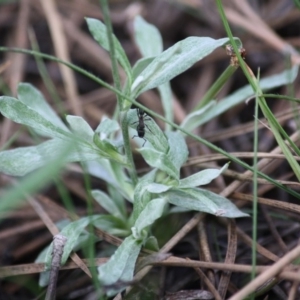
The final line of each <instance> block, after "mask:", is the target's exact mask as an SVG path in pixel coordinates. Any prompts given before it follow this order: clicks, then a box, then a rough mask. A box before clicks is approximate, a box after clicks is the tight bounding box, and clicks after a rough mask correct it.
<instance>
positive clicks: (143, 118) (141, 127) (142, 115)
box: [132, 108, 152, 147]
mask: <svg viewBox="0 0 300 300" xmlns="http://www.w3.org/2000/svg"><path fill="white" fill-rule="evenodd" d="M136 112H137V115H138V118H139V120H138V121H137V122H134V123H132V125H133V124H136V123H138V125H137V126H136V131H137V134H138V135H134V136H133V137H132V138H135V137H139V138H141V139H143V140H144V141H145V142H144V144H143V146H142V147H144V145H145V143H146V142H147V140H146V139H145V138H144V136H145V127H147V128H148V130H149V131H150V132H151V133H152V131H151V130H150V128H149V127H148V125H147V124H145V121H148V120H151V118H146V116H147V114H146V113H145V112H144V111H143V110H142V109H141V108H137V109H136Z"/></svg>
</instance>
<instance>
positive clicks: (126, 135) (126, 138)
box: [120, 112, 138, 186]
mask: <svg viewBox="0 0 300 300" xmlns="http://www.w3.org/2000/svg"><path fill="white" fill-rule="evenodd" d="M120 117H121V128H122V134H123V141H124V150H125V155H126V157H127V160H128V164H129V165H130V166H131V168H130V169H129V174H130V177H131V180H132V183H133V185H134V186H136V184H137V182H138V177H137V173H136V169H135V165H134V161H133V156H132V151H131V147H130V137H129V133H128V121H127V112H121V115H120Z"/></svg>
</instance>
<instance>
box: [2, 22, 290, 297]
mask: <svg viewBox="0 0 300 300" xmlns="http://www.w3.org/2000/svg"><path fill="white" fill-rule="evenodd" d="M87 23H88V27H89V30H90V32H91V34H92V35H93V37H94V38H95V40H96V41H97V42H98V43H99V44H100V45H101V46H102V47H103V48H105V49H106V50H107V51H110V50H111V46H110V45H111V43H113V45H114V53H112V56H113V60H114V59H116V60H117V61H118V63H119V65H120V66H121V67H122V68H123V69H124V71H125V73H126V75H127V81H126V83H125V85H124V87H123V89H122V90H117V91H116V90H115V89H113V90H115V91H116V92H117V95H118V112H119V120H120V124H121V125H119V123H118V122H117V121H115V120H111V119H108V118H103V119H102V120H101V122H100V124H99V126H98V127H97V128H96V130H95V131H94V130H93V129H92V128H91V127H90V126H89V125H88V123H87V122H86V121H85V120H84V119H83V118H81V117H77V116H66V121H67V123H68V124H69V126H68V127H67V126H66V125H65V123H64V122H63V121H62V120H61V119H60V118H59V117H58V116H57V115H56V114H55V113H54V111H53V110H52V109H51V108H50V106H49V105H48V104H47V103H46V101H45V99H44V98H43V96H42V95H41V94H40V93H39V92H38V91H37V90H36V89H35V88H34V87H33V86H31V85H29V84H24V83H22V84H20V85H19V88H18V99H15V98H12V97H5V96H4V97H1V99H0V111H1V113H2V114H3V115H4V116H6V117H7V118H9V119H11V120H13V121H15V122H17V123H20V124H23V125H26V126H28V127H30V128H31V129H32V130H34V131H35V132H36V133H37V134H38V135H40V136H41V137H46V138H50V139H48V140H47V141H44V142H42V143H41V144H39V145H37V146H31V147H24V148H17V149H14V150H6V151H2V152H1V153H0V170H1V171H2V172H4V173H6V174H10V175H14V176H24V175H26V174H28V173H30V172H32V171H34V170H36V169H38V168H40V167H43V166H45V165H47V164H48V163H49V162H52V161H57V160H59V161H60V164H59V165H58V167H57V171H58V170H59V168H60V167H61V166H62V162H63V163H69V162H81V163H82V164H83V165H84V166H85V169H86V170H87V171H88V172H89V174H92V175H94V176H97V177H99V178H101V179H103V180H105V181H106V182H107V187H108V188H107V190H108V193H105V192H104V191H100V190H94V191H92V196H93V197H94V199H95V200H96V201H97V202H98V203H99V204H100V205H101V206H102V207H103V208H104V209H105V210H106V211H107V212H108V214H107V215H93V216H87V217H85V218H81V219H80V220H77V221H74V222H71V223H69V224H68V225H67V226H65V227H64V228H63V229H62V234H65V235H66V236H67V237H68V242H67V244H66V246H65V250H64V256H63V259H62V260H63V261H62V262H63V263H64V262H65V261H66V260H67V258H68V256H69V254H70V252H71V251H72V249H74V247H76V246H77V247H80V246H81V245H82V244H81V243H79V242H78V238H79V236H83V235H85V234H86V232H85V228H86V226H88V225H89V224H93V225H94V226H96V227H98V228H100V229H102V230H105V231H107V232H109V233H111V234H114V235H118V236H121V237H125V240H124V241H123V243H122V245H121V246H120V247H119V248H118V249H117V250H116V252H115V254H114V255H113V256H112V257H111V259H110V260H109V262H108V263H106V264H105V265H102V266H100V267H99V279H100V281H101V282H102V283H103V284H104V285H107V286H108V285H111V284H114V283H116V282H117V281H130V280H132V278H133V274H134V268H135V264H136V259H137V257H138V255H139V253H140V250H141V247H142V246H143V245H146V244H147V242H149V241H151V242H152V244H153V245H155V244H156V243H155V237H152V236H151V230H150V229H151V225H152V224H153V223H154V222H155V221H156V220H157V219H158V218H160V217H161V216H163V215H164V214H168V213H170V210H169V204H174V205H176V206H179V207H182V208H184V209H187V210H196V211H203V212H207V213H211V214H214V215H216V216H223V217H228V218H236V217H243V216H246V214H245V213H243V212H241V211H240V210H238V209H237V208H236V207H235V206H234V205H233V204H232V203H231V202H230V201H229V200H227V199H226V198H224V197H221V196H219V195H217V194H214V193H212V192H210V191H208V190H204V189H200V188H198V186H200V185H205V184H208V183H210V182H211V181H212V180H213V179H215V178H216V177H218V176H219V175H220V174H221V173H222V171H223V170H224V169H225V168H227V164H226V165H225V166H224V167H223V168H222V169H220V170H218V169H207V170H204V171H201V172H198V173H195V174H193V175H191V176H189V177H187V178H184V179H181V178H180V169H181V167H182V165H183V164H184V163H185V162H186V160H187V158H188V149H187V145H186V142H185V140H184V135H183V133H182V132H181V131H183V132H184V133H185V134H189V131H191V130H193V129H194V128H196V127H197V126H199V125H201V124H203V123H204V122H206V121H208V120H209V119H211V118H213V117H214V116H216V115H217V114H218V113H220V111H222V109H223V110H224V109H227V108H229V107H230V106H228V107H226V105H228V101H229V100H228V101H227V102H226V103H225V104H224V101H223V102H221V104H215V103H214V102H210V103H208V104H207V105H206V106H205V107H203V108H201V109H199V110H197V111H195V112H193V113H192V114H190V115H189V116H188V117H187V118H186V120H185V121H184V122H183V123H182V124H181V126H180V127H179V126H176V125H175V124H173V115H172V103H171V102H170V100H171V96H170V95H171V89H170V84H169V81H170V80H171V79H172V78H174V77H175V76H177V75H178V74H180V73H182V72H184V71H185V70H187V69H188V68H189V67H190V66H192V65H193V64H194V63H195V62H197V61H199V60H201V59H202V58H204V57H205V56H207V55H209V54H210V53H211V52H212V51H214V50H215V49H216V48H218V47H221V46H224V45H226V44H227V43H228V42H229V39H228V38H223V39H219V40H214V39H211V38H208V37H189V38H187V39H185V40H182V41H180V42H178V43H177V44H175V45H174V46H172V47H170V48H169V49H167V50H166V51H163V52H162V41H161V37H160V34H159V32H158V31H157V29H156V28H155V27H153V26H152V25H150V24H148V23H146V22H145V21H144V20H143V19H142V18H140V17H137V18H136V20H135V25H136V26H135V30H136V43H137V45H138V46H139V47H140V50H141V53H142V54H143V56H144V57H143V58H142V59H140V60H139V61H138V62H137V63H136V64H135V65H134V66H133V67H131V66H130V63H129V61H128V59H127V57H126V54H125V52H124V50H123V48H122V46H121V44H120V43H119V42H118V40H117V38H116V37H115V36H110V35H109V34H107V27H106V26H105V25H104V24H102V23H101V22H100V21H98V20H95V19H87ZM145 36H146V37H147V39H146V40H144V37H145ZM149 41H151V43H149ZM153 41H156V42H155V43H154V42H153ZM235 41H236V43H237V44H238V45H239V46H241V42H240V41H239V40H238V39H235ZM293 72H294V73H293V77H292V78H294V74H295V73H296V71H295V70H294V71H293ZM114 75H115V76H114V77H116V76H117V75H116V74H114ZM278 76H279V75H278ZM286 80H287V79H286V76H284V75H282V76H281V80H279V81H277V82H276V83H274V82H273V83H272V84H273V85H272V87H274V86H276V84H278V85H281V84H284V83H285V82H286ZM266 82H268V84H269V83H270V82H271V79H266ZM261 85H263V83H262V82H261ZM116 87H117V88H118V84H116ZM268 87H271V86H270V84H269V86H268ZM152 88H158V89H159V92H160V95H161V98H162V102H163V107H164V111H165V117H166V119H165V121H167V124H168V127H167V128H166V129H167V130H166V131H165V132H163V131H162V130H161V129H160V128H159V127H158V126H157V124H156V123H155V122H154V121H153V119H151V120H149V121H146V122H147V128H146V129H145V138H146V139H147V141H148V142H147V143H146V144H145V146H144V147H142V148H140V149H139V152H140V153H141V155H142V157H143V158H144V159H145V161H146V162H147V164H148V165H149V166H151V167H152V170H151V171H150V172H148V173H147V174H145V175H144V176H142V177H140V178H138V177H137V175H136V169H135V166H134V164H133V159H132V153H131V147H130V135H129V134H128V128H131V130H132V131H131V132H132V134H131V136H132V135H134V133H133V132H134V130H135V129H136V124H135V123H136V122H137V113H136V110H135V109H130V107H131V104H132V103H135V104H137V105H138V106H139V107H142V106H141V105H139V104H138V103H136V102H135V99H136V98H137V97H138V96H139V95H140V94H141V93H143V92H145V91H147V90H149V89H152ZM262 88H263V87H262ZM249 89H250V88H249V87H246V88H245V89H244V90H243V91H242V92H241V93H238V92H237V93H236V94H234V95H233V96H232V98H234V99H235V103H237V102H238V101H243V100H244V99H245V94H246V92H247V93H249V94H250V95H252V94H253V92H252V90H251V89H250V90H249ZM211 94H215V93H214V92H212V93H211ZM250 95H249V96H250ZM237 99H239V100H237ZM232 101H233V100H232ZM222 105H223V106H222ZM230 105H232V103H231V104H230ZM224 107H225V108H224ZM142 108H143V109H145V111H147V112H148V113H149V114H151V112H150V111H149V110H147V108H144V107H142ZM204 114H205V115H204ZM120 127H121V128H120ZM171 128H175V129H178V128H179V129H180V130H181V131H180V130H177V131H171ZM120 129H121V130H122V133H123V141H122V139H119V138H118V135H117V133H118V131H119V130H120ZM137 142H139V140H137ZM141 142H143V141H141ZM70 144H71V145H72V147H70ZM122 146H124V152H122ZM126 170H128V171H129V174H130V176H128V175H127V172H126ZM50 179H51V178H50ZM22 193H23V192H21V194H22ZM125 200H127V201H129V202H131V203H132V204H133V211H132V213H131V214H130V215H128V213H127V211H126V209H125V206H126V205H125ZM153 241H154V242H153ZM49 259H50V251H48V256H47V258H46V260H48V261H49ZM115 292H117V290H116V288H112V289H111V290H110V291H109V292H108V293H109V294H113V293H115Z"/></svg>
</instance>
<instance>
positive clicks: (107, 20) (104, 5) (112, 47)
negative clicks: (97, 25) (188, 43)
mask: <svg viewBox="0 0 300 300" xmlns="http://www.w3.org/2000/svg"><path fill="white" fill-rule="evenodd" d="M100 6H101V9H102V12H103V17H104V23H105V25H106V29H107V39H108V43H109V55H110V59H111V64H112V75H113V79H114V83H115V87H116V88H117V90H118V91H121V82H120V76H119V72H118V62H117V57H116V52H115V45H114V40H113V30H112V25H111V21H110V16H109V7H108V3H107V0H100ZM117 101H118V106H119V109H120V111H122V103H123V101H122V97H121V96H120V95H118V94H117Z"/></svg>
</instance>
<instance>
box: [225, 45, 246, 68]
mask: <svg viewBox="0 0 300 300" xmlns="http://www.w3.org/2000/svg"><path fill="white" fill-rule="evenodd" d="M239 52H240V54H241V56H242V58H243V59H245V57H246V49H245V48H240V49H239ZM226 54H227V55H229V56H230V65H232V66H234V67H238V66H239V61H238V58H237V56H236V55H235V52H234V49H233V47H232V45H230V44H228V45H226Z"/></svg>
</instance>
